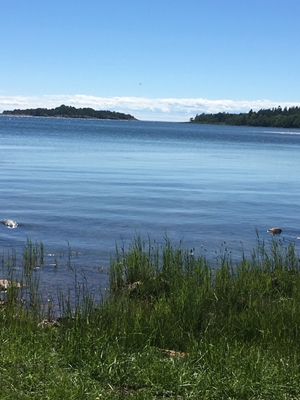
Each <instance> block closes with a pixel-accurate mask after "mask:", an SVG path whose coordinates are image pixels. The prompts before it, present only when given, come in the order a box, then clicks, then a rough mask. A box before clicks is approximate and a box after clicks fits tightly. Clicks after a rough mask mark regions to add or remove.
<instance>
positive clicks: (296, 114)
mask: <svg viewBox="0 0 300 400" xmlns="http://www.w3.org/2000/svg"><path fill="white" fill-rule="evenodd" d="M190 122H191V123H196V124H215V125H237V126H243V125H244V126H262V127H273V128H300V107H290V108H287V107H285V108H284V109H282V108H281V107H280V106H278V107H277V108H272V109H268V110H264V109H262V110H259V111H252V110H250V111H249V112H248V113H240V114H232V113H225V112H223V113H221V112H219V113H217V114H204V113H203V114H200V115H198V114H197V115H196V117H195V118H191V119H190Z"/></svg>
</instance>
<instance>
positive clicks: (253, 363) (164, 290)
mask: <svg viewBox="0 0 300 400" xmlns="http://www.w3.org/2000/svg"><path fill="white" fill-rule="evenodd" d="M15 260H16V255H15V254H14V253H12V254H10V255H8V256H6V257H4V256H3V257H2V264H3V265H4V267H5V269H6V270H7V271H8V273H9V279H10V280H11V281H16V277H15V275H14V274H15V265H16V261H15ZM69 262H70V260H69ZM37 265H38V266H39V267H41V268H42V266H43V246H42V245H41V244H36V245H33V244H32V243H31V242H30V241H28V242H27V245H26V246H25V247H24V252H23V275H22V278H21V281H22V283H23V285H25V286H23V287H22V288H19V289H18V288H17V287H16V286H15V285H12V286H10V287H9V288H8V291H7V293H6V294H3V296H4V297H5V305H4V306H2V307H1V308H0V326H1V328H0V359H1V363H0V385H1V396H0V397H1V399H27V398H28V399H80V400H82V399H97V398H99V399H119V398H135V399H162V398H184V399H189V398H190V399H192V398H194V399H299V398H300V269H299V267H300V262H299V256H298V255H297V254H296V253H295V249H294V246H293V245H292V244H287V245H286V244H285V243H284V241H280V240H276V241H275V240H271V241H270V242H268V243H267V244H266V243H264V242H261V241H259V240H258V242H257V247H256V248H255V249H254V250H253V252H252V255H251V256H250V257H249V258H246V257H245V256H243V255H241V260H240V262H238V263H233V261H232V260H231V258H230V255H229V254H227V253H226V252H224V254H223V256H222V257H221V258H220V259H219V261H218V263H217V264H215V265H212V264H211V263H209V262H208V261H207V260H206V259H205V257H203V256H201V257H196V256H194V255H192V254H191V253H190V251H188V250H185V249H182V248H180V247H177V246H174V245H172V244H171V243H170V241H169V240H168V239H167V238H166V239H165V243H164V244H163V245H159V244H157V243H155V242H152V241H151V240H150V239H149V240H148V241H145V242H144V241H142V240H141V238H140V237H136V238H135V239H134V240H133V241H132V243H131V245H130V246H129V248H128V249H125V248H123V247H121V248H119V247H117V248H116V252H115V256H114V258H113V259H112V260H111V265H110V270H109V286H110V287H109V289H110V290H109V295H105V297H104V295H103V298H102V301H100V302H97V303H96V302H95V300H94V297H93V295H92V294H91V293H89V291H88V289H87V286H86V285H85V284H80V285H79V284H78V283H77V280H76V276H74V291H75V297H74V299H73V300H72V301H71V300H70V299H69V297H68V296H67V295H63V294H60V295H59V296H58V300H57V301H58V302H59V304H60V308H61V312H62V315H61V318H60V319H59V321H56V322H55V324H50V323H47V321H44V323H43V324H41V321H42V320H45V319H47V320H49V321H48V322H51V321H50V320H51V318H52V317H51V315H52V308H51V307H52V305H51V304H49V305H48V307H46V308H45V307H43V306H42V304H41V296H40V293H39V285H38V281H37V279H36V276H35V269H36V267H37ZM70 273H72V268H70ZM3 296H2V297H3ZM171 351H172V352H171ZM170 354H171V355H170Z"/></svg>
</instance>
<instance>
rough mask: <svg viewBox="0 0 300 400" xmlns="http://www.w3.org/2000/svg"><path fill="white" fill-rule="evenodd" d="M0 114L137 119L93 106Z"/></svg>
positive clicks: (15, 111)
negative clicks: (95, 108)
mask: <svg viewBox="0 0 300 400" xmlns="http://www.w3.org/2000/svg"><path fill="white" fill-rule="evenodd" d="M0 116H16V117H52V118H75V119H77V118H84V119H101V120H104V119H109V120H129V121H137V119H136V118H135V117H134V116H132V115H130V114H125V113H121V112H116V111H108V110H100V111H97V110H94V109H93V108H75V107H71V106H65V105H64V104H62V105H61V106H60V107H56V108H52V109H47V108H34V109H33V108H29V109H25V110H20V109H15V110H12V111H10V110H4V111H3V112H2V114H0Z"/></svg>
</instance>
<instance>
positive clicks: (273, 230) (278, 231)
mask: <svg viewBox="0 0 300 400" xmlns="http://www.w3.org/2000/svg"><path fill="white" fill-rule="evenodd" d="M267 232H269V233H271V234H272V235H279V234H280V233H281V232H282V229H280V228H270V229H268V230H267Z"/></svg>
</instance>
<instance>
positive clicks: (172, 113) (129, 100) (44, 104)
mask: <svg viewBox="0 0 300 400" xmlns="http://www.w3.org/2000/svg"><path fill="white" fill-rule="evenodd" d="M62 104H66V105H68V106H73V107H77V108H80V107H81V108H83V107H91V108H94V109H100V110H109V111H116V112H122V113H125V114H131V115H132V116H133V117H135V118H137V119H139V120H147V121H173V122H186V121H189V120H190V118H194V117H195V116H196V115H197V114H202V113H207V114H215V113H218V112H228V113H244V112H248V111H250V110H251V109H252V110H253V111H258V110H260V109H268V108H277V107H279V106H280V107H282V108H285V107H287V108H290V107H295V106H300V102H292V101H289V102H287V101H283V102H280V101H273V100H268V99H258V100H230V99H218V100H210V99H205V98H201V97H198V98H176V97H166V98H163V97H157V98H150V97H137V96H111V97H101V96H93V95H83V94H75V95H41V96H22V95H19V96H5V95H3V94H2V95H0V112H3V111H4V110H11V109H27V108H56V107H59V106H60V105H62Z"/></svg>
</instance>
